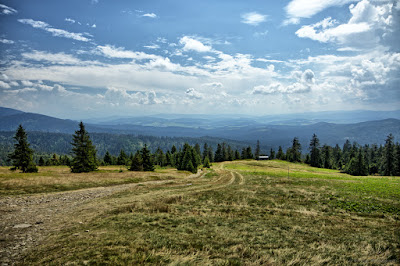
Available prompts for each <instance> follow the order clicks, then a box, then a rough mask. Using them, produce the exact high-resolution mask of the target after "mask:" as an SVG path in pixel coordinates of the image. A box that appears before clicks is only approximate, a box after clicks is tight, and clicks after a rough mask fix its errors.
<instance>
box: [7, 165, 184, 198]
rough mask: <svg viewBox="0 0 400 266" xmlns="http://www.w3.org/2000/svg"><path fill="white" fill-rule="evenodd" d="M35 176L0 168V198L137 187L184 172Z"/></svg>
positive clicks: (46, 170)
mask: <svg viewBox="0 0 400 266" xmlns="http://www.w3.org/2000/svg"><path fill="white" fill-rule="evenodd" d="M38 168H39V172H38V173H21V172H20V171H10V167H5V166H3V167H0V196H4V195H23V194H33V193H47V192H59V191H68V190H76V189H82V188H90V187H100V186H112V185H120V184H128V183H140V182H146V181H155V180H167V179H176V178H183V177H186V176H188V175H189V173H187V172H178V171H176V169H173V168H156V171H155V172H152V173H150V174H149V173H145V172H131V171H128V170H127V167H125V166H100V167H99V170H98V171H95V172H90V173H79V174H77V173H71V170H70V168H69V167H66V166H39V167H38Z"/></svg>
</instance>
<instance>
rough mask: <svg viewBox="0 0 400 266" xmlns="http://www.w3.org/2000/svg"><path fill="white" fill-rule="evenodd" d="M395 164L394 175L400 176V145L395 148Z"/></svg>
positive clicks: (397, 144)
mask: <svg viewBox="0 0 400 266" xmlns="http://www.w3.org/2000/svg"><path fill="white" fill-rule="evenodd" d="M394 157H395V164H394V175H396V176H400V144H399V143H398V142H397V143H396V148H395V156H394Z"/></svg>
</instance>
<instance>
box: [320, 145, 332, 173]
mask: <svg viewBox="0 0 400 266" xmlns="http://www.w3.org/2000/svg"><path fill="white" fill-rule="evenodd" d="M331 150H332V147H331V146H328V145H324V146H322V150H321V151H322V158H323V167H324V168H326V169H332V151H331Z"/></svg>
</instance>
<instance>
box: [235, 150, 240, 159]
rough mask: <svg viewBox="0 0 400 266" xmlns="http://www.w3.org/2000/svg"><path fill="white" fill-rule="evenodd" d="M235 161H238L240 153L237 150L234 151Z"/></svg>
mask: <svg viewBox="0 0 400 266" xmlns="http://www.w3.org/2000/svg"><path fill="white" fill-rule="evenodd" d="M235 160H240V153H239V151H238V150H235Z"/></svg>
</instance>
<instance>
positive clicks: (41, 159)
mask: <svg viewBox="0 0 400 266" xmlns="http://www.w3.org/2000/svg"><path fill="white" fill-rule="evenodd" d="M44 164H45V162H44V159H43V157H42V156H40V158H39V166H43V165H44Z"/></svg>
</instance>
